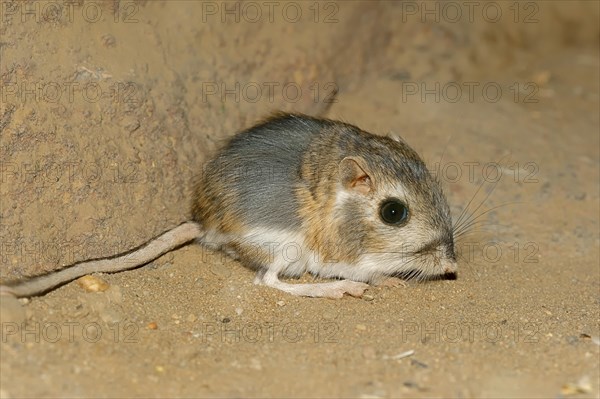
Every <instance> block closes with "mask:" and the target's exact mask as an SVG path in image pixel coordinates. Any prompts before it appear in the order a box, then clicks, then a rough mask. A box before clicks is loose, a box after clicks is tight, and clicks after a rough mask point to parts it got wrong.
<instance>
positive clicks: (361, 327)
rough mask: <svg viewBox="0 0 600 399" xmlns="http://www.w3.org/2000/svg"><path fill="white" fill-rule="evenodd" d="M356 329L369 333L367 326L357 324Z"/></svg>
mask: <svg viewBox="0 0 600 399" xmlns="http://www.w3.org/2000/svg"><path fill="white" fill-rule="evenodd" d="M354 328H356V329H357V330H358V331H367V326H365V325H364V324H357V325H356V326H354Z"/></svg>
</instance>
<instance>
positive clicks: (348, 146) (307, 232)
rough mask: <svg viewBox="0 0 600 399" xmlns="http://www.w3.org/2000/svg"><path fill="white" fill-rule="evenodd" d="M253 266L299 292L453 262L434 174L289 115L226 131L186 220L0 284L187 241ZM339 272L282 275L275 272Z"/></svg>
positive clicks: (439, 269)
mask: <svg viewBox="0 0 600 399" xmlns="http://www.w3.org/2000/svg"><path fill="white" fill-rule="evenodd" d="M191 241H197V242H199V243H200V244H202V245H204V246H206V247H209V248H215V249H220V250H223V251H225V252H226V253H227V254H229V255H231V256H232V257H234V258H236V259H239V260H240V261H241V262H242V263H243V264H244V265H246V266H248V267H251V268H253V269H255V270H257V275H256V279H255V283H257V284H264V285H267V286H270V287H274V288H277V289H279V290H282V291H285V292H288V293H290V294H293V295H298V296H309V297H329V298H340V297H342V296H343V295H344V294H345V293H346V294H349V295H352V296H360V295H362V294H363V292H364V290H365V289H367V288H368V285H367V284H366V283H377V282H379V281H381V280H383V279H385V278H386V277H389V276H393V275H396V274H402V273H412V274H413V275H416V276H433V275H441V274H445V273H455V271H456V254H455V252H454V237H453V229H452V219H451V217H450V210H449V207H448V203H447V201H446V198H445V196H444V194H443V192H442V189H441V187H440V184H439V183H438V181H437V180H436V179H434V178H433V177H432V176H431V174H430V173H429V171H428V170H427V168H426V166H425V164H424V162H423V161H422V160H421V158H420V157H419V155H418V154H417V153H416V152H415V151H414V150H413V149H412V148H410V147H409V146H408V144H406V143H405V142H404V141H403V140H401V139H392V138H389V137H381V136H375V135H373V134H370V133H367V132H365V131H363V130H360V129H359V128H358V127H356V126H353V125H350V124H347V123H342V122H337V121H333V120H327V119H317V118H312V117H308V116H305V115H299V114H283V113H280V114H277V115H275V116H273V117H271V118H269V119H267V120H266V121H264V122H262V123H259V124H258V125H256V126H254V127H252V128H250V129H247V130H245V131H243V132H241V133H239V134H237V135H235V136H234V137H233V138H232V139H231V140H230V141H229V143H228V144H227V145H226V146H225V148H224V149H222V150H221V151H220V152H219V153H218V154H217V155H216V157H215V158H213V159H212V160H211V161H210V162H209V163H208V164H207V165H206V166H205V168H204V170H203V173H202V174H201V176H200V178H199V179H198V181H197V183H196V186H195V190H194V195H193V201H192V221H188V222H185V223H183V224H181V225H179V226H177V227H175V228H173V229H171V230H169V231H167V232H166V233H163V234H162V235H161V236H159V237H157V238H155V239H154V240H151V241H150V242H148V243H147V244H144V245H142V246H141V247H139V248H138V249H135V250H133V251H130V252H129V253H127V254H124V255H121V256H119V257H114V258H105V259H99V260H91V261H84V262H81V263H77V264H74V265H71V266H68V267H66V268H64V269H61V270H59V271H53V272H50V273H48V274H45V275H41V276H38V277H34V278H32V279H30V280H26V281H17V282H15V283H13V284H7V285H3V286H0V289H1V291H2V292H3V293H5V294H6V293H8V294H12V295H15V296H19V297H21V296H32V295H38V294H41V293H44V292H46V291H48V290H50V289H52V288H54V287H56V286H58V285H61V284H64V283H66V282H69V281H71V280H73V279H75V278H78V277H81V276H84V275H86V274H90V273H97V272H116V271H122V270H127V269H132V268H135V267H138V266H141V265H144V264H146V263H148V262H150V261H152V260H153V259H156V258H157V257H159V256H160V255H162V254H164V253H166V252H168V251H171V250H172V249H175V248H178V247H180V246H182V245H184V244H186V243H188V242H191ZM305 272H309V273H311V274H313V275H315V276H321V277H326V278H337V279H338V280H335V281H331V282H325V283H310V284H290V283H286V282H283V281H280V280H279V278H280V277H298V276H301V275H302V274H304V273H305Z"/></svg>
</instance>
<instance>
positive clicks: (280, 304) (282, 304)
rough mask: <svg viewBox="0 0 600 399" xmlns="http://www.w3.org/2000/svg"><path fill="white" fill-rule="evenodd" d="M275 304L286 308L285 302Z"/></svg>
mask: <svg viewBox="0 0 600 399" xmlns="http://www.w3.org/2000/svg"><path fill="white" fill-rule="evenodd" d="M275 303H276V304H277V306H285V302H284V301H277V302H275Z"/></svg>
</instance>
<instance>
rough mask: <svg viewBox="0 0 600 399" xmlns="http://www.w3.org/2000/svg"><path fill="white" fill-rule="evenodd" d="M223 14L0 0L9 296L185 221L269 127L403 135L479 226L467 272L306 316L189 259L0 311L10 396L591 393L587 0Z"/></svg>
mask: <svg viewBox="0 0 600 399" xmlns="http://www.w3.org/2000/svg"><path fill="white" fill-rule="evenodd" d="M235 4H236V3H222V2H168V3H163V2H154V1H152V2H150V1H147V2H146V1H139V2H133V1H132V2H127V1H116V2H87V1H86V2H83V3H81V2H79V3H63V2H41V1H40V2H2V9H1V11H2V22H3V23H2V25H1V26H0V33H1V35H2V40H1V58H0V73H1V75H0V79H1V80H0V83H1V84H2V93H1V94H2V101H1V104H0V130H1V141H0V157H1V173H2V175H1V178H2V180H1V181H2V186H1V188H0V195H1V203H0V212H1V213H0V215H1V219H0V244H1V247H0V249H1V253H0V255H1V264H0V266H1V269H0V277H1V278H2V280H3V281H4V280H11V279H15V278H22V277H26V276H30V275H34V274H38V273H41V272H44V271H51V270H53V269H57V268H60V267H63V266H65V265H68V264H70V263H73V262H75V261H79V260H83V259H87V258H91V257H99V256H108V255H113V254H115V253H118V252H121V251H125V250H127V249H129V248H131V247H133V246H136V245H139V244H141V243H143V242H145V241H146V240H148V239H149V238H151V237H153V236H155V235H157V234H159V233H160V232H162V231H165V230H167V229H169V228H171V227H173V226H175V225H177V224H178V223H179V222H181V221H184V220H186V219H187V218H188V217H189V202H190V198H189V196H190V182H191V181H192V179H193V177H194V175H195V174H197V173H198V172H199V171H200V170H201V167H202V164H203V162H205V161H206V160H207V159H208V158H207V157H208V156H210V154H211V153H212V152H213V151H214V150H215V149H216V148H218V146H220V145H221V144H222V143H223V141H224V139H225V138H227V137H230V136H231V135H232V134H234V133H235V132H236V131H237V130H239V129H242V128H244V127H247V126H249V125H250V124H251V123H253V122H254V121H256V120H257V119H258V118H260V117H262V116H264V115H265V114H267V113H268V112H270V111H272V110H276V109H284V110H294V111H299V112H306V113H309V114H312V115H323V116H327V117H332V118H337V119H343V120H345V121H348V122H351V123H354V124H357V125H359V126H360V127H362V128H364V129H365V130H369V131H372V132H374V133H380V134H387V133H390V132H391V133H396V134H400V135H402V136H403V137H404V138H405V139H406V140H407V141H408V142H409V143H410V144H411V145H412V146H413V147H414V148H415V149H417V150H418V151H419V152H420V153H421V154H422V155H423V157H424V159H425V160H426V161H427V163H428V165H430V166H431V169H432V171H436V172H439V173H441V179H442V181H443V182H444V186H445V189H446V192H447V195H448V199H449V202H450V203H451V207H452V211H453V213H454V215H455V217H458V215H459V214H460V213H461V212H462V211H463V210H464V209H465V208H467V211H468V212H469V214H472V215H474V216H477V215H481V216H480V219H478V220H481V221H483V222H484V223H483V224H482V225H481V226H478V228H477V229H474V230H473V231H472V233H471V235H469V236H466V237H463V238H462V239H461V240H460V241H459V243H458V248H459V252H460V255H461V262H460V264H459V268H460V271H459V274H458V278H457V279H456V280H439V281H431V282H426V283H412V282H411V283H409V284H408V286H407V287H396V288H391V287H377V288H376V287H374V288H372V289H369V290H368V291H367V295H365V296H364V297H363V298H361V299H357V298H351V297H345V298H343V299H342V300H326V299H308V298H296V297H292V296H289V295H287V294H285V293H281V292H279V291H276V290H273V289H270V288H266V287H262V286H255V285H253V284H252V280H253V274H252V272H251V271H250V270H248V269H246V268H244V267H243V266H242V265H240V264H239V263H236V262H234V261H232V260H230V259H228V258H226V257H223V256H221V255H220V254H218V253H215V252H211V251H209V250H207V249H203V248H201V247H199V246H192V245H191V246H187V247H184V248H181V249H179V250H177V251H174V252H172V253H170V254H167V255H165V256H163V257H161V258H160V259H158V260H156V261H155V262H152V263H151V264H149V265H147V266H145V267H143V268H140V269H136V270H133V271H128V272H124V273H118V274H113V275H102V276H101V278H102V279H103V280H105V281H106V282H108V284H109V286H110V288H109V289H108V290H107V291H104V292H100V293H89V292H85V291H84V290H83V289H82V288H81V287H80V286H79V285H78V284H77V283H71V284H67V285H65V286H63V287H60V288H59V289H56V290H55V291H52V292H50V293H48V294H47V295H44V296H40V297H35V298H31V299H26V300H19V301H18V302H17V301H12V300H9V299H7V298H4V297H3V298H1V299H0V302H1V307H0V308H1V310H2V314H1V326H2V331H1V333H2V335H1V342H0V354H1V356H0V371H1V372H0V397H2V398H16V397H282V396H283V397H299V396H302V397H362V398H377V397H440V396H444V397H509V396H512V397H571V396H573V397H599V396H600V387H599V385H600V384H599V378H600V371H599V370H600V361H599V355H600V353H599V352H600V346H599V335H600V324H599V323H600V313H599V309H600V308H599V305H600V266H599V263H600V259H599V257H600V254H599V247H600V245H599V244H600V226H599V213H600V192H599V190H600V187H599V180H600V176H599V174H600V173H599V161H600V149H599V147H600V133H599V113H598V109H599V99H600V89H599V85H600V83H599V70H600V60H599V54H598V38H599V26H598V4H597V3H595V2H578V3H574V2H571V3H569V4H567V3H560V2H547V3H533V2H527V3H513V2H506V3H503V2H500V3H497V2H492V3H484V4H492V5H491V6H488V8H486V12H489V14H485V15H484V14H482V13H481V12H482V10H481V9H479V8H477V9H475V10H474V11H473V12H474V13H473V20H472V21H471V20H469V18H468V15H469V14H468V9H467V7H466V6H465V5H464V4H463V3H457V2H454V3H452V4H454V5H455V6H457V7H458V9H459V10H462V12H463V14H462V17H461V18H460V19H458V20H456V19H455V17H456V14H455V13H453V12H454V10H453V9H452V8H443V7H442V6H441V5H440V4H438V5H437V6H436V3H429V2H427V3H424V2H413V3H411V2H409V3H404V5H402V3H399V2H398V3H394V2H382V3H379V4H377V5H373V4H367V3H366V2H347V3H309V2H292V3H279V2H277V3H276V4H275V5H274V7H275V8H274V9H273V10H272V11H273V12H271V13H270V12H269V9H268V8H267V6H265V5H264V4H262V3H253V2H246V3H242V5H237V6H236V5H235ZM515 4H516V6H515ZM413 6H414V7H416V8H410V7H413ZM511 6H512V7H513V8H511ZM227 7H232V8H227ZM235 7H239V8H237V9H236V8H235ZM252 7H254V8H252ZM407 7H408V8H407ZM427 7H429V8H427ZM435 7H438V8H437V11H435V10H436V8H435ZM490 7H495V8H493V9H492V8H490ZM515 7H516V8H515ZM482 8H483V6H482ZM427 9H433V10H434V11H433V14H427V15H429V16H427V15H425V16H423V14H422V11H423V10H427ZM496 9H499V10H500V11H501V12H502V14H501V15H502V17H499V18H498V19H497V20H494V19H493V18H492V17H493V16H494V15H495V14H492V11H494V10H496ZM227 10H233V11H231V12H232V13H233V14H231V13H229V14H228V13H227V12H228V11H227ZM236 10H239V12H240V13H239V15H238V14H236ZM283 10H285V12H284V11H283ZM298 10H300V12H301V13H302V17H301V18H299V19H298V20H297V21H296V19H295V15H296V14H294V12H295V11H298ZM257 12H258V14H257ZM238 16H239V21H236V18H238ZM436 16H437V17H438V19H437V20H436ZM494 18H495V17H494ZM269 88H272V89H271V90H269ZM334 93H335V94H334ZM442 154H443V155H442ZM440 161H441V163H440ZM438 166H439V167H438ZM479 187H482V188H481V190H479V191H478V188H479ZM492 189H493V192H492V193H491V195H489V196H487V193H488V192H490V191H491V190H492ZM482 203H483V205H482V206H481V207H480V206H479V205H480V204H482ZM488 210H489V211H488ZM304 280H306V281H311V277H305V278H304Z"/></svg>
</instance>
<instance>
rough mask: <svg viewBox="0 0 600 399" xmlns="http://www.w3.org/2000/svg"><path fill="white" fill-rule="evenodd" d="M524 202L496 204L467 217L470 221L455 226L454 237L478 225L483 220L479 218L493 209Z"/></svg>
mask: <svg viewBox="0 0 600 399" xmlns="http://www.w3.org/2000/svg"><path fill="white" fill-rule="evenodd" d="M522 203H523V202H522V201H512V202H505V203H503V204H500V205H496V206H493V207H491V208H489V209H486V210H485V211H483V212H481V213H480V214H479V215H477V216H473V215H472V216H471V217H469V218H468V219H467V220H468V221H464V222H463V223H461V225H460V226H455V227H454V228H453V233H454V237H457V236H460V234H461V233H462V232H465V231H468V230H469V229H470V228H471V227H473V226H475V225H477V224H478V223H479V222H482V221H481V220H477V219H479V218H480V217H482V216H484V215H486V214H488V213H490V212H491V211H494V210H496V209H498V208H502V207H504V206H507V205H514V204H522Z"/></svg>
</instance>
